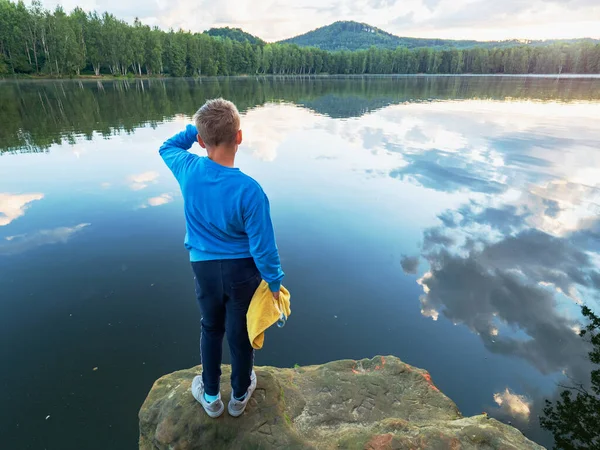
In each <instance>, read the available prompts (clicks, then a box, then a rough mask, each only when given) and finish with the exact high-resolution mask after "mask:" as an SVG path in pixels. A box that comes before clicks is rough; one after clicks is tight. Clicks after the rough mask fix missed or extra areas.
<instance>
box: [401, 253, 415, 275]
mask: <svg viewBox="0 0 600 450" xmlns="http://www.w3.org/2000/svg"><path fill="white" fill-rule="evenodd" d="M400 265H401V266H402V270H404V273H407V274H412V275H416V274H417V272H418V270H419V257H418V256H406V255H403V256H402V259H401V260H400Z"/></svg>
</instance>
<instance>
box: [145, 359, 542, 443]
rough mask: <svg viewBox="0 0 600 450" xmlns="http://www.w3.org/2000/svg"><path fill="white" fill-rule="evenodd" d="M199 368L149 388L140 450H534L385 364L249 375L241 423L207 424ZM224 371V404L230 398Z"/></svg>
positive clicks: (423, 377)
mask: <svg viewBox="0 0 600 450" xmlns="http://www.w3.org/2000/svg"><path fill="white" fill-rule="evenodd" d="M200 373H201V367H200V366H198V367H195V368H193V369H189V370H182V371H179V372H175V373H172V374H170V375H166V376H164V377H162V378H160V379H159V380H157V381H156V382H155V383H154V386H153V387H152V389H151V391H150V393H149V394H148V397H147V398H146V401H145V402H144V404H143V406H142V408H141V410H140V413H139V419H140V442H139V446H140V450H163V449H164V450H196V449H210V450H219V449H227V450H250V449H265V450H266V449H319V450H320V449H323V450H329V449H365V450H384V449H386V450H387V449H389V450H392V449H394V450H396V449H433V450H435V449H440V450H445V449H461V450H468V449H503V450H509V449H542V448H543V447H540V446H539V445H537V444H535V443H533V442H531V441H529V440H528V439H527V438H525V437H524V436H523V435H522V434H521V432H519V431H518V430H517V429H515V428H513V427H510V426H508V425H504V424H502V423H500V422H498V421H496V420H494V419H489V418H487V417H486V416H485V415H481V416H475V417H469V418H463V417H462V416H461V414H460V412H459V411H458V409H457V407H456V405H455V404H454V403H453V402H452V400H450V399H449V398H448V397H446V396H445V395H444V394H443V393H441V392H440V391H439V390H438V389H437V388H436V387H435V385H434V384H433V383H432V381H431V377H430V376H429V374H428V373H427V372H425V371H424V370H421V369H417V368H415V367H412V366H409V365H408V364H405V363H403V362H402V361H400V360H399V359H398V358H396V357H393V356H386V357H381V356H378V357H375V358H373V359H371V360H368V359H365V360H362V361H350V360H344V361H335V362H330V363H327V364H323V365H320V366H309V367H299V368H295V369H277V368H274V367H257V368H256V374H257V376H258V386H257V389H256V391H255V393H254V395H253V397H252V399H251V400H250V402H249V403H248V407H247V409H246V412H245V413H244V415H243V416H242V417H240V418H238V419H234V418H232V417H229V415H228V414H227V412H225V414H224V415H223V416H221V417H220V418H218V419H216V420H215V419H210V418H209V417H208V416H207V415H206V414H205V413H204V411H203V410H202V407H201V406H200V404H199V403H197V402H196V400H194V398H193V397H192V394H191V392H190V385H191V382H192V379H193V378H194V376H195V375H199V374H200ZM230 374H231V369H230V367H229V366H223V378H222V380H223V385H222V394H223V401H224V402H227V401H228V400H229V397H230V395H231V388H230V387H228V386H226V385H228V381H229V376H230Z"/></svg>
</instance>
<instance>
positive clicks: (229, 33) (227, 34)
mask: <svg viewBox="0 0 600 450" xmlns="http://www.w3.org/2000/svg"><path fill="white" fill-rule="evenodd" d="M204 33H206V34H208V35H209V36H213V37H222V38H229V39H231V40H232V41H238V42H250V43H251V44H264V43H265V41H263V40H262V39H261V38H259V37H256V36H254V35H252V34H250V33H246V32H245V31H244V30H241V29H239V28H229V27H223V28H211V29H210V30H207V31H205V32H204Z"/></svg>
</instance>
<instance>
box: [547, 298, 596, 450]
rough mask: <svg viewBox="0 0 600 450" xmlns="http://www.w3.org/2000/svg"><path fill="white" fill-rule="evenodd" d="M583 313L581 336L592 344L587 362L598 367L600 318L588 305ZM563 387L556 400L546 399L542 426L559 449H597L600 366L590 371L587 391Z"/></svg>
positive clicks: (577, 386) (583, 388) (578, 385)
mask: <svg viewBox="0 0 600 450" xmlns="http://www.w3.org/2000/svg"><path fill="white" fill-rule="evenodd" d="M582 312H583V315H584V316H585V317H586V318H587V319H589V321H590V323H589V324H588V325H587V326H586V328H585V329H584V330H582V331H581V333H580V335H581V336H582V337H583V338H587V339H588V340H589V342H590V343H591V345H592V351H591V352H590V353H589V359H590V361H591V362H592V363H593V364H595V365H600V317H598V316H596V315H595V314H594V313H593V312H592V311H591V310H590V309H589V308H588V307H587V306H584V307H582ZM564 387H565V390H564V391H562V392H561V394H560V399H559V400H556V402H554V403H553V402H551V401H549V400H546V407H545V408H544V417H542V418H540V423H541V425H542V427H543V428H545V429H547V430H549V431H551V432H552V434H553V435H554V441H555V447H556V448H558V449H565V450H593V449H596V450H597V449H600V367H599V368H598V369H595V370H593V371H592V373H591V383H590V387H589V388H586V387H584V385H583V384H576V385H575V386H564ZM573 394H575V396H573Z"/></svg>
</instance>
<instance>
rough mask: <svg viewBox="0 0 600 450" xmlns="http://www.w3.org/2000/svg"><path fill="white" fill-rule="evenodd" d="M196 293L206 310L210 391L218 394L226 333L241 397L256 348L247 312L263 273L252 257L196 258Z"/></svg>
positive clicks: (203, 342) (203, 348)
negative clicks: (249, 331)
mask: <svg viewBox="0 0 600 450" xmlns="http://www.w3.org/2000/svg"><path fill="white" fill-rule="evenodd" d="M192 269H193V270H194V275H195V276H196V295H197V297H198V303H199V304H200V310H201V312H202V332H201V337H200V354H201V359H202V380H203V381H204V389H205V391H206V394H208V395H217V394H218V392H219V388H220V379H221V359H222V356H223V335H224V334H225V333H227V342H228V343H229V351H230V353H231V369H232V372H231V387H232V388H233V393H234V395H235V396H236V397H237V398H241V397H242V396H243V395H244V394H245V393H246V391H247V390H248V387H249V386H250V375H251V373H252V366H253V363H254V350H253V349H252V345H251V344H250V339H249V338H248V327H247V324H246V313H247V312H248V307H249V306H250V300H252V296H253V295H254V292H255V291H256V289H257V288H258V285H259V284H260V281H261V277H260V273H259V272H258V269H257V268H256V265H255V264H254V261H253V260H252V258H248V259H230V260H219V261H201V262H193V263H192Z"/></svg>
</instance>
